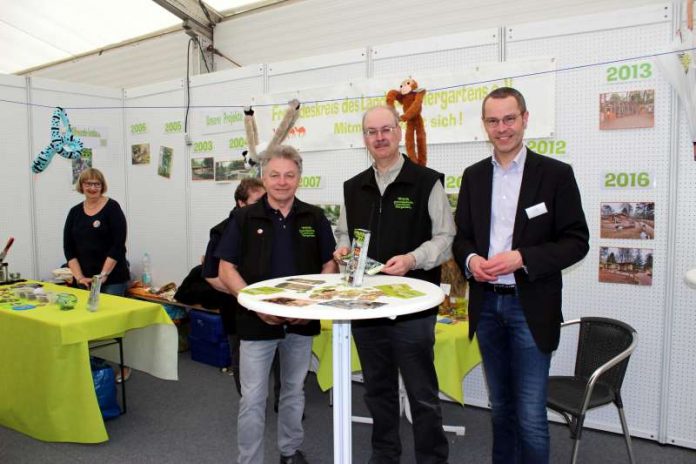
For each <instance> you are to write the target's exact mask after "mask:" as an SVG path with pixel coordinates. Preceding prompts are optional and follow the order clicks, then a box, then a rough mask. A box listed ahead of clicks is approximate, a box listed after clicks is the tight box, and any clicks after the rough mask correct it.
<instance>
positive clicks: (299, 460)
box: [280, 450, 309, 464]
mask: <svg viewBox="0 0 696 464" xmlns="http://www.w3.org/2000/svg"><path fill="white" fill-rule="evenodd" d="M280 464H309V463H308V462H307V459H305V455H304V453H303V452H302V451H300V450H297V451H295V454H293V455H292V456H281V457H280Z"/></svg>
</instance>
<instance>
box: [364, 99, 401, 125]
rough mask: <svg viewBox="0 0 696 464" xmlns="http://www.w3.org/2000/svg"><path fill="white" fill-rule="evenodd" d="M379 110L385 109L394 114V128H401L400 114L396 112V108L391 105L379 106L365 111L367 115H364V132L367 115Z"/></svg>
mask: <svg viewBox="0 0 696 464" xmlns="http://www.w3.org/2000/svg"><path fill="white" fill-rule="evenodd" d="M379 108H383V109H385V110H387V111H389V112H390V113H391V114H392V116H394V126H396V127H399V112H398V111H396V108H394V107H393V106H390V105H379V106H375V107H372V108H370V109H369V110H367V111H365V113H364V114H363V117H362V129H363V131H364V130H365V118H366V117H367V115H368V114H370V113H372V112H373V111H374V110H376V109H379Z"/></svg>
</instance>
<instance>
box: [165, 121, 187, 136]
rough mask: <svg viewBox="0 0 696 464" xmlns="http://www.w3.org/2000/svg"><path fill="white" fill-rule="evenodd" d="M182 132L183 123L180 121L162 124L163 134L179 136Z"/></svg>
mask: <svg viewBox="0 0 696 464" xmlns="http://www.w3.org/2000/svg"><path fill="white" fill-rule="evenodd" d="M183 131H184V123H183V122H182V121H169V122H165V123H164V133H165V134H180V133H181V132H183Z"/></svg>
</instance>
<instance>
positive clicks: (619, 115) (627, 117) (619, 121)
mask: <svg viewBox="0 0 696 464" xmlns="http://www.w3.org/2000/svg"><path fill="white" fill-rule="evenodd" d="M653 126H655V91H654V90H652V89H649V90H631V91H628V92H608V93H601V94H599V129H600V130H614V129H638V128H645V127H653Z"/></svg>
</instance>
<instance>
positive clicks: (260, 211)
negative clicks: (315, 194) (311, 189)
mask: <svg viewBox="0 0 696 464" xmlns="http://www.w3.org/2000/svg"><path fill="white" fill-rule="evenodd" d="M264 203H265V202H264V201H259V202H257V203H254V204H253V205H250V206H248V207H246V208H238V209H236V210H235V211H233V213H232V214H233V215H234V218H235V221H236V222H237V225H238V226H239V229H240V231H241V236H242V247H241V250H242V258H241V261H240V265H239V266H238V268H237V270H238V271H239V274H240V275H241V276H242V278H243V279H244V281H245V282H246V283H247V284H253V283H255V282H259V281H262V280H266V279H268V278H270V276H271V252H272V249H273V248H272V244H273V222H272V221H273V219H272V217H271V216H270V215H269V214H268V213H267V211H266V208H265V205H264ZM293 208H294V214H295V225H294V229H295V230H294V235H293V240H294V245H293V251H294V259H295V266H296V269H297V270H298V274H318V273H320V272H321V267H322V265H323V264H324V263H322V262H321V251H320V241H319V228H320V224H321V219H322V218H323V217H324V213H323V211H322V210H321V209H320V208H317V207H316V206H312V205H309V204H307V203H304V202H302V201H300V200H298V199H297V198H295V201H294V205H293ZM259 230H262V231H263V233H259V232H258V231H259ZM300 231H302V233H300ZM310 231H314V233H313V234H312V233H311V232H310ZM319 331H320V326H319V321H316V320H314V321H310V322H309V323H308V324H307V325H288V326H287V332H289V333H296V334H300V335H317V334H318V333H319ZM237 332H238V333H239V336H240V338H241V339H242V340H268V339H274V338H283V337H284V336H285V330H284V326H282V325H281V326H274V325H269V324H266V323H265V322H263V321H262V320H261V319H259V317H258V316H257V315H256V313H255V312H254V311H248V310H245V309H241V310H240V311H238V312H237Z"/></svg>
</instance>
